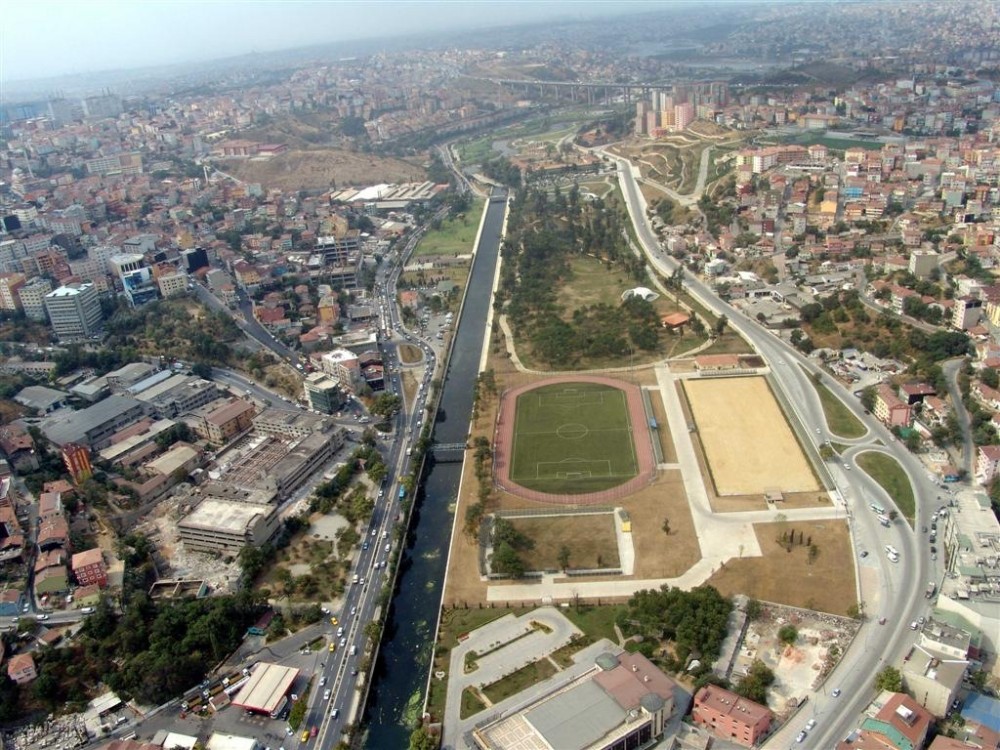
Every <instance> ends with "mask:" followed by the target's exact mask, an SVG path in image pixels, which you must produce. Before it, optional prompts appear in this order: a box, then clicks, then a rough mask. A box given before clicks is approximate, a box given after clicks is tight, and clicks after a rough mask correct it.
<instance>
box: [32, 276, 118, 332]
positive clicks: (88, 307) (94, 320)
mask: <svg viewBox="0 0 1000 750" xmlns="http://www.w3.org/2000/svg"><path fill="white" fill-rule="evenodd" d="M44 300H45V309H46V311H47V312H48V314H49V321H50V322H51V323H52V330H53V331H55V333H56V335H57V336H58V337H59V340H60V341H79V340H81V339H86V338H90V337H91V336H94V335H96V334H97V333H98V332H99V331H100V329H101V323H102V321H103V317H104V316H103V313H102V312H101V301H100V299H99V298H98V295H97V289H96V288H95V287H94V285H93V284H91V283H84V284H67V285H66V286H61V287H59V288H58V289H56V290H54V291H52V292H49V293H48V294H46V295H45V298H44Z"/></svg>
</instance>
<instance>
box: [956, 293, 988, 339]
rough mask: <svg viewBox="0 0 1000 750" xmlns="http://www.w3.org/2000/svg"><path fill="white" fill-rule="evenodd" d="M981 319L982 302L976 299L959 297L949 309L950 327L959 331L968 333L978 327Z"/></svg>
mask: <svg viewBox="0 0 1000 750" xmlns="http://www.w3.org/2000/svg"><path fill="white" fill-rule="evenodd" d="M982 317H983V301H982V300H981V299H977V298H976V297H968V296H966V297H959V298H958V299H956V300H955V304H954V306H953V307H952V309H951V326H952V328H957V329H958V330H960V331H968V330H969V329H970V328H972V327H973V326H976V325H979V321H980V320H982Z"/></svg>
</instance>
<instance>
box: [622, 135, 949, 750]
mask: <svg viewBox="0 0 1000 750" xmlns="http://www.w3.org/2000/svg"><path fill="white" fill-rule="evenodd" d="M605 155H606V156H607V157H608V158H611V159H613V160H614V161H615V163H616V165H617V168H618V179H619V185H620V186H621V189H622V193H623V194H624V196H625V202H626V205H627V208H628V211H629V215H630V217H631V219H632V222H633V224H634V226H635V229H636V234H637V236H638V238H639V241H640V243H641V246H642V250H643V252H644V254H645V256H646V259H647V262H648V264H649V266H650V267H651V268H652V269H654V270H655V271H656V272H658V273H660V274H662V275H665V276H669V275H671V274H672V273H673V272H674V271H675V269H676V268H677V267H678V265H679V263H678V261H676V260H675V259H673V258H671V257H670V256H669V255H668V254H667V253H666V252H665V251H664V250H663V248H662V247H661V245H660V242H659V240H658V239H657V237H656V236H655V234H654V233H653V231H652V228H651V226H650V224H649V221H648V218H647V207H646V202H645V199H644V197H643V196H642V193H641V192H640V190H639V187H638V180H637V177H638V175H637V174H636V168H635V167H634V166H633V165H631V164H630V163H629V162H628V161H626V160H625V159H621V158H619V157H616V156H614V155H612V154H607V153H606V152H605ZM685 287H686V289H687V291H688V292H689V293H690V294H691V295H692V296H693V297H694V298H695V299H697V300H698V302H699V303H701V304H703V305H705V307H706V308H708V309H709V310H710V311H711V312H712V313H714V314H715V315H718V316H722V315H725V316H726V317H727V319H728V321H729V325H730V326H731V327H732V329H733V330H735V331H736V332H738V333H739V334H740V335H742V336H743V337H744V338H745V339H746V340H747V341H748V342H750V344H751V345H752V346H753V347H754V348H755V349H756V350H757V352H758V353H760V354H761V355H762V356H763V357H764V359H765V360H766V361H767V362H768V363H769V365H770V370H771V376H772V378H773V382H774V384H775V385H776V386H777V389H778V390H779V392H780V393H781V394H782V395H783V397H784V399H785V401H786V403H787V404H788V405H789V406H790V408H791V410H792V412H793V414H794V416H795V418H796V419H798V421H799V423H800V425H801V426H802V427H803V430H804V431H805V432H808V434H810V435H815V438H813V439H814V440H815V447H816V448H818V447H819V445H821V444H823V443H825V442H827V441H837V442H840V443H847V444H850V445H851V447H850V448H849V449H848V450H847V451H845V454H844V456H843V458H842V460H841V462H840V463H837V464H833V465H831V464H829V463H827V464H826V466H827V471H828V472H829V475H830V479H831V480H832V482H833V485H834V486H835V487H836V488H837V489H838V490H839V493H840V495H841V497H842V498H843V499H844V501H845V502H846V509H847V513H848V517H849V519H850V525H851V530H852V534H853V540H854V545H855V549H857V550H864V551H867V552H869V553H870V554H869V555H868V556H867V557H866V558H865V560H864V561H863V562H862V563H861V565H860V571H859V575H858V579H859V585H860V587H861V592H862V597H863V598H862V599H861V601H862V602H863V603H864V611H865V613H866V614H867V618H866V620H865V622H864V623H863V624H862V627H861V630H860V631H859V634H858V636H857V637H856V639H855V641H854V644H853V645H852V647H851V649H850V650H849V651H848V652H847V653H846V654H845V655H844V657H843V658H842V660H841V662H840V664H839V665H838V667H837V668H836V670H835V671H834V672H833V674H832V675H831V676H830V678H829V679H828V680H827V682H826V685H831V686H833V687H838V688H840V690H841V694H840V695H839V697H834V696H832V695H831V693H830V691H829V690H827V689H826V688H825V686H824V687H823V688H822V689H821V691H820V692H819V693H818V694H816V695H814V696H813V698H812V700H811V705H810V709H809V711H806V712H799V714H798V715H796V716H795V717H793V719H792V720H791V721H789V722H787V723H786V724H785V725H784V726H783V727H782V728H781V729H780V730H779V731H778V732H777V733H776V734H774V735H772V736H771V737H770V738H769V740H768V741H767V743H766V746H768V747H780V746H782V745H787V746H791V745H792V744H793V741H794V738H795V736H796V735H797V734H798V733H799V732H800V731H801V730H802V729H803V728H804V726H805V723H806V721H807V719H808V718H816V719H817V720H818V721H819V724H818V726H817V727H816V728H815V729H814V730H812V732H810V736H809V737H808V739H807V741H806V744H805V745H804V746H805V747H816V748H822V747H832V746H834V745H836V743H837V742H838V741H839V740H840V739H843V738H844V737H846V736H847V734H848V733H849V732H850V730H851V728H852V727H853V726H854V725H855V724H856V721H857V716H858V714H859V713H860V712H861V710H862V709H863V708H864V707H865V706H866V705H867V704H868V702H869V701H870V699H871V697H872V695H873V685H872V677H873V675H874V673H875V672H876V671H877V670H878V669H879V668H881V667H882V666H884V665H885V664H893V663H895V662H897V661H898V659H899V658H900V657H902V655H903V654H904V653H905V651H906V650H907V649H908V648H909V646H910V644H911V643H912V635H911V633H910V632H909V630H908V627H907V623H908V622H909V621H910V620H912V619H915V618H916V617H918V616H921V615H924V614H926V611H927V608H928V606H929V605H928V602H927V600H925V599H924V598H923V596H922V594H921V592H922V589H923V587H924V585H925V584H926V582H927V581H929V580H933V581H938V582H940V580H941V577H942V576H943V570H942V567H941V565H940V564H935V561H933V560H931V559H930V556H929V554H928V549H927V548H926V546H925V545H922V544H920V540H919V539H918V538H917V536H916V535H915V534H914V533H913V531H912V530H911V529H910V528H909V527H907V525H906V524H905V523H904V522H902V521H897V522H896V523H894V524H892V526H891V527H890V528H889V529H888V530H884V529H882V527H881V526H880V525H879V523H878V521H877V519H876V518H875V514H874V513H871V512H869V510H868V508H867V506H868V504H869V503H870V502H878V503H880V504H882V505H886V507H892V501H891V499H890V498H889V497H888V496H887V494H886V493H885V491H884V490H883V489H882V488H881V487H880V486H879V485H878V484H877V483H876V482H875V481H874V480H873V479H871V478H870V477H869V476H868V475H867V474H865V473H864V472H863V471H860V470H855V469H854V467H855V466H856V464H855V460H856V456H857V455H858V454H859V453H861V452H864V451H865V450H878V451H879V452H882V453H885V454H887V455H890V456H891V457H892V458H894V459H895V460H896V461H898V462H899V464H900V466H901V467H902V468H903V470H904V471H905V472H906V475H907V477H908V479H909V480H910V483H911V485H912V487H913V491H914V496H915V498H916V517H915V519H914V525H915V528H920V526H921V525H922V524H923V523H924V522H925V520H926V518H927V517H928V515H929V514H930V513H932V512H933V510H934V509H935V508H936V507H937V505H940V499H939V495H938V492H939V490H938V487H937V486H936V485H935V484H934V481H933V477H931V476H929V473H928V471H927V469H926V468H925V467H924V466H923V465H922V464H921V463H920V462H919V461H918V460H917V458H916V457H915V456H913V454H911V453H910V452H909V451H908V450H906V448H905V447H904V446H903V445H902V444H901V443H899V441H898V440H896V439H895V436H893V435H892V433H891V432H889V430H888V429H886V428H885V426H884V425H882V424H881V423H880V422H878V421H877V420H875V419H874V418H873V417H871V416H870V415H868V414H866V413H864V409H863V408H862V407H861V405H860V403H858V401H857V399H856V398H854V397H853V396H852V395H851V394H850V393H849V392H848V391H847V390H846V389H844V388H843V387H841V386H840V385H839V384H838V383H836V382H835V381H833V380H832V379H831V378H829V377H827V376H824V374H823V372H822V370H821V369H820V367H819V366H818V365H817V364H816V363H815V362H814V361H812V360H810V359H808V358H807V357H804V356H802V355H801V354H800V353H799V352H798V351H797V350H795V349H794V348H792V347H791V346H790V345H788V344H787V343H785V342H784V341H782V340H781V339H780V338H779V337H778V336H776V335H775V334H774V333H772V332H770V331H768V330H767V329H765V328H763V327H761V326H760V325H758V323H757V322H756V321H754V320H752V319H751V318H749V317H747V316H746V315H744V314H743V313H741V312H740V311H738V310H736V309H735V308H733V307H732V306H730V305H729V304H728V303H726V302H724V301H723V300H721V299H719V298H718V297H717V296H716V295H715V294H714V292H713V291H712V290H711V289H710V288H709V287H708V285H706V284H705V283H704V282H702V281H701V280H699V279H697V278H694V277H692V276H691V275H690V274H688V275H686V277H685ZM813 378H822V379H823V382H824V384H825V385H827V387H828V388H830V390H831V391H832V392H833V393H834V394H835V395H836V396H837V397H838V398H839V399H840V400H841V401H842V402H843V403H844V404H845V405H846V406H847V408H848V409H849V410H850V411H851V413H852V414H853V415H854V416H855V417H856V418H857V419H858V420H859V421H860V422H861V423H862V424H864V425H865V426H866V427H867V428H868V433H867V434H866V435H865V436H864V437H862V438H858V439H855V440H845V439H844V438H841V437H840V436H839V435H835V434H834V433H832V432H831V431H830V430H829V428H828V426H827V424H826V418H825V414H824V412H823V408H822V405H821V403H820V401H819V395H818V394H817V392H816V390H815V388H814V387H813V384H812V381H813ZM817 429H818V432H817ZM886 543H888V544H891V545H893V546H895V547H896V548H897V549H899V550H900V552H901V554H902V561H901V562H900V563H898V564H896V563H892V562H890V561H888V560H887V558H886V557H885V555H884V554H883V553H882V547H883V545H884V544H886ZM882 618H885V619H884V622H885V625H880V624H879V622H880V621H881V620H882Z"/></svg>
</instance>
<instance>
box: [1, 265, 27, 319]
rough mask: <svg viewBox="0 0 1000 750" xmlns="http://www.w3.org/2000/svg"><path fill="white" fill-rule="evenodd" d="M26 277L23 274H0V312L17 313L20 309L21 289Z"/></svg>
mask: <svg viewBox="0 0 1000 750" xmlns="http://www.w3.org/2000/svg"><path fill="white" fill-rule="evenodd" d="M25 281H26V277H25V275H24V274H23V273H4V274H0V310H4V311H6V312H18V311H19V310H20V309H21V295H20V294H19V292H20V289H21V287H23V286H24V284H25Z"/></svg>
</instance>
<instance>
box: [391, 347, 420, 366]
mask: <svg viewBox="0 0 1000 750" xmlns="http://www.w3.org/2000/svg"><path fill="white" fill-rule="evenodd" d="M397 348H398V349H399V361H400V362H402V363H403V364H404V365H412V364H415V363H417V362H419V361H420V360H422V359H423V358H424V355H423V354H422V353H421V352H420V350H419V349H418V348H417V347H415V346H414V345H413V344H400V345H399V346H398V347H397Z"/></svg>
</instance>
